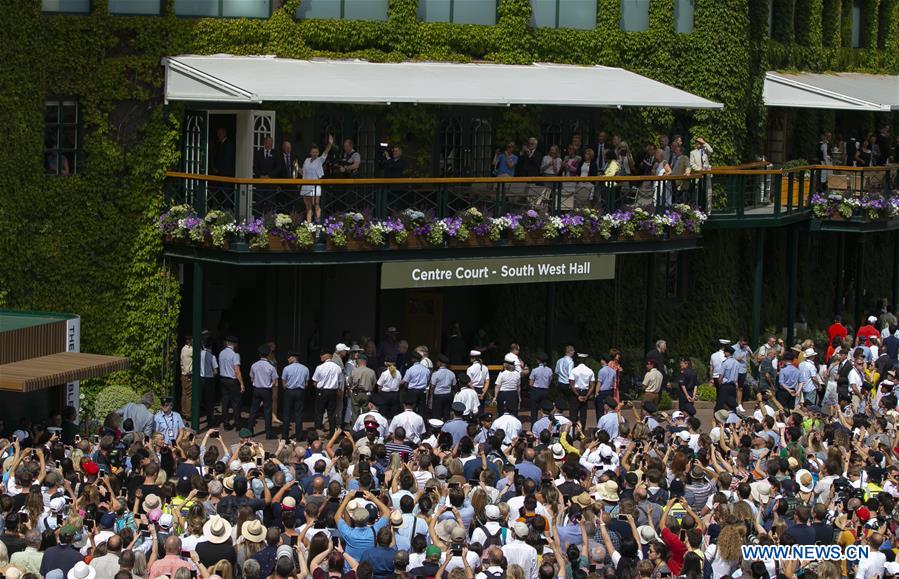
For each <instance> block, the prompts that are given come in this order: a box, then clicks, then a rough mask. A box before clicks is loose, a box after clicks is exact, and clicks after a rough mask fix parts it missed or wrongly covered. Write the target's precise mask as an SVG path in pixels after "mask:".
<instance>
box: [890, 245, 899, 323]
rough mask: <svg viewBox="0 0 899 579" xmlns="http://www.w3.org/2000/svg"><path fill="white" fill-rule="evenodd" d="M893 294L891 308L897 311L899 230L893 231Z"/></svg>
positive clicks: (898, 301)
mask: <svg viewBox="0 0 899 579" xmlns="http://www.w3.org/2000/svg"><path fill="white" fill-rule="evenodd" d="M893 259H894V261H893V296H892V298H891V299H890V308H892V311H895V309H896V304H899V231H894V232H893Z"/></svg>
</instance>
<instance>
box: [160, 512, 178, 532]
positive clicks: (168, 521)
mask: <svg viewBox="0 0 899 579" xmlns="http://www.w3.org/2000/svg"><path fill="white" fill-rule="evenodd" d="M174 524H175V517H173V516H172V514H171V513H163V514H162V516H161V517H159V526H160V527H164V528H166V529H168V528H170V527H171V526H172V525H174Z"/></svg>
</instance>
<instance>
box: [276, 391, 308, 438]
mask: <svg viewBox="0 0 899 579" xmlns="http://www.w3.org/2000/svg"><path fill="white" fill-rule="evenodd" d="M305 403H306V390H305V389H304V388H292V389H289V388H285V389H284V396H283V398H282V399H281V408H282V409H283V413H282V417H281V423H282V427H281V438H284V439H288V438H290V436H289V435H290V421H291V420H293V421H294V423H295V424H296V430H294V436H296V437H299V436H300V434H302V432H303V406H304V405H305Z"/></svg>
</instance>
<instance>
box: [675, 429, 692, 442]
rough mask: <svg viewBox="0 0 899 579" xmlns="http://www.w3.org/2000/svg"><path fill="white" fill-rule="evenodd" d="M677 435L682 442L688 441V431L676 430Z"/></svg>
mask: <svg viewBox="0 0 899 579" xmlns="http://www.w3.org/2000/svg"><path fill="white" fill-rule="evenodd" d="M677 437H678V438H680V439H681V440H683V441H684V442H690V433H689V432H688V431H686V430H681V431H680V432H678V433H677Z"/></svg>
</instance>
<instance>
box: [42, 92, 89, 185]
mask: <svg viewBox="0 0 899 579" xmlns="http://www.w3.org/2000/svg"><path fill="white" fill-rule="evenodd" d="M79 121H80V119H79V117H78V101H75V100H48V101H46V102H45V103H44V172H45V173H46V174H47V175H60V176H65V175H74V174H76V173H77V172H78V171H79V170H81V134H80V133H81V124H80V122H79Z"/></svg>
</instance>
